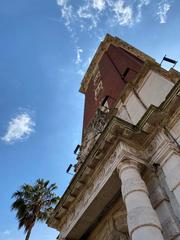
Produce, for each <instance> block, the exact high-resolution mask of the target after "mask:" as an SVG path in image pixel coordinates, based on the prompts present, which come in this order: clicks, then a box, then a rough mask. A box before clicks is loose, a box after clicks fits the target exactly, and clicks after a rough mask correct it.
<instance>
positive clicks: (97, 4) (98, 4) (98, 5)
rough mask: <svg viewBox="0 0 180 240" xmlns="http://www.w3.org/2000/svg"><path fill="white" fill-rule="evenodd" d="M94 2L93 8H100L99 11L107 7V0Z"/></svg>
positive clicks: (95, 0)
mask: <svg viewBox="0 0 180 240" xmlns="http://www.w3.org/2000/svg"><path fill="white" fill-rule="evenodd" d="M92 4H93V8H95V9H98V10H99V11H102V10H103V9H105V0H93V2H92Z"/></svg>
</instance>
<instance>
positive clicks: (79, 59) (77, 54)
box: [75, 47, 83, 64]
mask: <svg viewBox="0 0 180 240" xmlns="http://www.w3.org/2000/svg"><path fill="white" fill-rule="evenodd" d="M82 53H83V50H82V49H81V48H79V47H77V51H76V62H75V63H76V64H79V63H81V62H82V59H81V54H82Z"/></svg>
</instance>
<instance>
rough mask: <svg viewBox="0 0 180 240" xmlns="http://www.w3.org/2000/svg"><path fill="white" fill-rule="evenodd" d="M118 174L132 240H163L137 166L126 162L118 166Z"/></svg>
mask: <svg viewBox="0 0 180 240" xmlns="http://www.w3.org/2000/svg"><path fill="white" fill-rule="evenodd" d="M118 173H119V177H120V179H121V182H122V188H121V189H122V195H123V199H124V202H125V205H126V209H127V222H128V230H129V234H130V237H131V238H132V240H163V239H164V238H163V235H162V233H161V225H160V222H159V219H158V217H157V214H156V212H155V210H154V209H153V207H152V205H151V202H150V199H149V196H148V191H147V188H146V185H145V183H144V181H143V179H142V178H141V175H140V170H139V167H138V164H137V163H136V162H134V161H131V160H130V161H129V160H126V161H124V162H122V163H120V165H119V166H118Z"/></svg>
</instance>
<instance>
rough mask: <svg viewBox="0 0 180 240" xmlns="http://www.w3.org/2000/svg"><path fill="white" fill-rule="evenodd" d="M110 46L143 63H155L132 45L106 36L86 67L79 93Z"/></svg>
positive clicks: (84, 89)
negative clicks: (119, 48)
mask: <svg viewBox="0 0 180 240" xmlns="http://www.w3.org/2000/svg"><path fill="white" fill-rule="evenodd" d="M110 44H113V45H114V46H117V47H121V48H122V49H124V50H126V51H127V52H130V53H131V54H132V55H134V56H136V57H137V58H139V59H141V60H142V61H144V62H149V63H156V62H155V59H153V58H151V57H150V56H148V55H147V54H145V53H143V52H141V51H140V50H139V49H137V48H135V47H133V46H132V45H130V44H128V43H127V42H125V41H123V40H121V39H119V38H117V37H113V36H111V35H109V34H107V35H106V36H105V38H104V40H103V41H102V42H101V44H100V45H99V47H98V49H97V51H96V53H95V55H94V57H93V60H92V61H91V64H90V65H89V67H88V70H87V72H86V74H85V76H84V78H83V80H82V83H81V87H80V92H81V93H85V92H86V90H87V88H88V84H89V82H90V80H91V77H92V75H93V73H94V72H95V71H96V68H97V64H98V62H99V61H100V59H101V57H102V56H103V54H104V52H105V51H107V49H108V47H109V46H110Z"/></svg>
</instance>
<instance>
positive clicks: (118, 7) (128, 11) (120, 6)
mask: <svg viewBox="0 0 180 240" xmlns="http://www.w3.org/2000/svg"><path fill="white" fill-rule="evenodd" d="M107 3H108V5H109V6H110V7H111V8H112V11H113V12H114V13H115V20H116V23H118V24H119V25H121V26H131V25H133V10H132V7H131V6H130V5H125V2H124V1H123V0H118V1H116V2H114V1H111V0H108V1H107Z"/></svg>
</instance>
